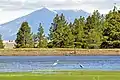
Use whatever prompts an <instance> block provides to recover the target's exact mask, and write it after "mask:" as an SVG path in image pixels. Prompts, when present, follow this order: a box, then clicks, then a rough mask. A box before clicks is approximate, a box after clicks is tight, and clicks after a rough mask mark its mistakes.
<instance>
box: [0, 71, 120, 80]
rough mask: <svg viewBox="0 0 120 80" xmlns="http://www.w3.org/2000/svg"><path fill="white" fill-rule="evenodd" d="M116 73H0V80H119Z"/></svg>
mask: <svg viewBox="0 0 120 80" xmlns="http://www.w3.org/2000/svg"><path fill="white" fill-rule="evenodd" d="M119 79H120V72H118V71H61V72H56V74H38V73H37V74H35V73H0V80H119Z"/></svg>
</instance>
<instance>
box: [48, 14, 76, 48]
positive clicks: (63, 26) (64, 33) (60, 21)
mask: <svg viewBox="0 0 120 80" xmlns="http://www.w3.org/2000/svg"><path fill="white" fill-rule="evenodd" d="M49 39H50V44H51V45H52V46H53V47H57V48H70V47H73V46H74V43H73V42H74V36H73V35H72V32H71V29H70V27H69V26H68V23H67V21H66V19H65V16H64V15H63V14H61V15H60V16H59V15H58V14H57V15H56V16H55V18H54V20H53V23H52V26H51V28H50V34H49Z"/></svg>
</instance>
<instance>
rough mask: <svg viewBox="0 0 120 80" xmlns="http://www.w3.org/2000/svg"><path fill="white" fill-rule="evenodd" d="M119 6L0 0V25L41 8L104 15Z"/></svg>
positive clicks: (111, 1) (80, 0)
mask: <svg viewBox="0 0 120 80" xmlns="http://www.w3.org/2000/svg"><path fill="white" fill-rule="evenodd" d="M115 3H117V4H116V6H118V8H119V6H120V0H0V24H3V23H6V22H9V21H11V20H14V19H16V18H18V17H21V16H24V15H27V14H29V13H31V12H33V11H35V10H38V9H41V8H42V7H46V8H49V9H51V10H59V9H73V10H80V9H82V10H84V11H86V12H89V13H92V12H93V11H94V10H99V12H100V13H102V14H105V13H107V12H109V11H110V10H111V9H112V8H113V6H114V5H115Z"/></svg>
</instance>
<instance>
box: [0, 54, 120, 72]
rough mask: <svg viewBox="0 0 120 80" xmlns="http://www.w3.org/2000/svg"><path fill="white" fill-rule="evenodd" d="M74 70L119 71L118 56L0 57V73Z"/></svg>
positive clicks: (119, 59)
mask: <svg viewBox="0 0 120 80" xmlns="http://www.w3.org/2000/svg"><path fill="white" fill-rule="evenodd" d="M57 60H59V61H58V62H57ZM56 62H57V64H56V65H53V64H54V63H56ZM80 65H82V66H83V68H81V67H80ZM76 69H81V70H82V69H83V70H84V69H85V70H120V56H39V57H38V56H29V57H28V56H24V57H23V56H21V57H20V56H19V57H13V56H11V57H6V56H0V72H21V71H22V72H26V71H37V70H76Z"/></svg>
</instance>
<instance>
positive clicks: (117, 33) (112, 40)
mask: <svg viewBox="0 0 120 80" xmlns="http://www.w3.org/2000/svg"><path fill="white" fill-rule="evenodd" d="M103 32H104V33H103V36H104V41H103V43H102V44H101V48H120V12H119V10H117V8H116V7H114V9H113V11H110V12H109V13H108V14H107V15H106V18H105V28H104V31H103Z"/></svg>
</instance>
